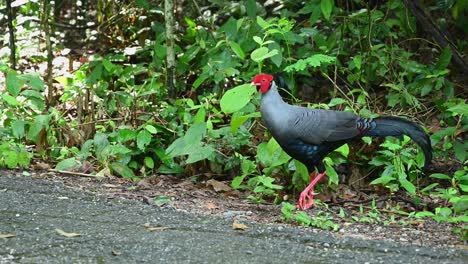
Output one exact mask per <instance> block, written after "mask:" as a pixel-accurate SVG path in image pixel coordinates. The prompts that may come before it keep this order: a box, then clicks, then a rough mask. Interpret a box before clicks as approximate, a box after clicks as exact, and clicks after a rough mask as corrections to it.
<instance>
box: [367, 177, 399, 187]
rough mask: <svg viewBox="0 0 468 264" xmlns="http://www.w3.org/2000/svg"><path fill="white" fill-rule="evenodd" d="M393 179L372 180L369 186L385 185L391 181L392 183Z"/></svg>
mask: <svg viewBox="0 0 468 264" xmlns="http://www.w3.org/2000/svg"><path fill="white" fill-rule="evenodd" d="M394 179H395V178H393V177H392V176H382V177H379V178H377V179H375V180H373V181H372V182H371V183H370V184H382V185H385V184H387V183H389V182H391V181H393V180H394Z"/></svg>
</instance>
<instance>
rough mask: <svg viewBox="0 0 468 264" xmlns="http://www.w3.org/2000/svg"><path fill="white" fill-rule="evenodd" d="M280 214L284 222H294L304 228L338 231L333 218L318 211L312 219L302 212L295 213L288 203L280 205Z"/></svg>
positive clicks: (294, 209)
mask: <svg viewBox="0 0 468 264" xmlns="http://www.w3.org/2000/svg"><path fill="white" fill-rule="evenodd" d="M281 213H282V214H283V218H284V219H285V220H287V221H288V220H294V221H296V222H297V223H299V224H301V225H305V226H312V227H317V228H320V229H323V230H333V231H338V230H339V229H340V226H339V225H337V224H335V223H333V221H332V220H333V217H331V216H330V214H329V213H326V212H323V211H320V212H318V213H317V214H316V215H314V217H311V216H309V215H308V214H306V213H305V212H304V211H296V207H295V206H294V205H292V204H290V203H287V202H283V203H281Z"/></svg>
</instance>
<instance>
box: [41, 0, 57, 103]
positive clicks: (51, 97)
mask: <svg viewBox="0 0 468 264" xmlns="http://www.w3.org/2000/svg"><path fill="white" fill-rule="evenodd" d="M43 5H44V6H43V9H42V28H43V30H44V34H45V43H46V49H47V71H46V77H45V81H46V83H47V87H48V91H49V92H48V94H47V104H48V105H49V106H55V90H54V83H53V79H52V67H53V65H52V61H53V59H54V55H53V54H52V42H51V40H50V36H51V34H52V26H51V25H52V23H50V21H49V20H50V1H48V0H44V1H43Z"/></svg>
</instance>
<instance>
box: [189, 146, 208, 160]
mask: <svg viewBox="0 0 468 264" xmlns="http://www.w3.org/2000/svg"><path fill="white" fill-rule="evenodd" d="M214 151H215V149H214V148H213V147H212V146H210V145H208V146H203V147H199V148H197V151H196V152H193V153H190V154H189V157H188V159H187V163H188V164H190V163H195V162H197V161H200V160H204V159H208V158H209V157H210V156H211V155H213V153H214Z"/></svg>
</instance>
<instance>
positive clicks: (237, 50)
mask: <svg viewBox="0 0 468 264" xmlns="http://www.w3.org/2000/svg"><path fill="white" fill-rule="evenodd" d="M229 46H231V49H232V51H234V53H235V54H236V55H237V56H238V57H239V58H241V59H242V60H245V53H244V51H243V50H242V48H241V46H240V45H239V44H237V43H236V42H234V41H229Z"/></svg>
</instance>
